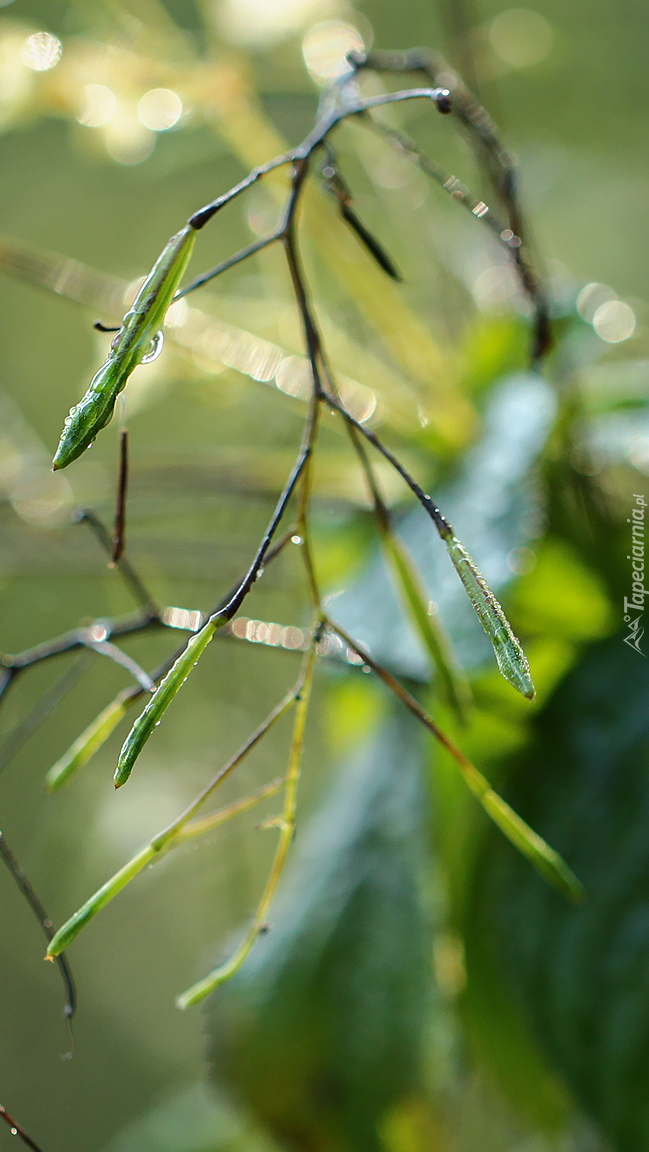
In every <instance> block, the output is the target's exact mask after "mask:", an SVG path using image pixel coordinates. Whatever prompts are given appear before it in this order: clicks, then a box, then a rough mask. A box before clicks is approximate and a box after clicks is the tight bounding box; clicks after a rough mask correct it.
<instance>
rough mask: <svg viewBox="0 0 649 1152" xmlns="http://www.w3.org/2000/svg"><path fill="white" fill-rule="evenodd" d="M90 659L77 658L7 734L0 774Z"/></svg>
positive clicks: (0, 755) (1, 751)
mask: <svg viewBox="0 0 649 1152" xmlns="http://www.w3.org/2000/svg"><path fill="white" fill-rule="evenodd" d="M91 659H92V657H91V656H90V655H88V654H86V653H84V654H83V655H81V656H79V657H78V658H77V659H76V660H75V661H74V663H73V664H72V665H71V667H70V668H67V669H66V671H65V672H64V673H63V675H62V676H61V677H60V678H59V679H58V680H57V681H56V682H55V683H54V684H53V685H52V687H51V688H49V689H48V690H47V692H45V694H44V695H43V696H41V698H40V700H38V701H37V703H36V704H35V705H34V707H33V708H32V709H31V710H30V711H29V712H28V713H27V715H26V716H24V717H23V719H22V720H21V721H20V722H19V723H18V724H17V725H16V727H15V728H14V729H13V730H12V731H11V732H9V734H8V735H7V736H6V737H5V739H4V740H3V742H2V744H1V745H0V772H2V771H3V770H4V769H5V768H6V767H7V764H9V763H10V761H11V760H13V758H14V756H15V755H16V754H17V753H18V752H19V751H20V749H21V748H22V746H23V744H24V743H25V742H26V741H27V740H28V739H29V737H30V736H31V735H32V733H33V732H35V731H36V729H37V728H38V727H39V725H40V724H42V722H43V720H45V719H46V717H48V716H49V715H51V713H52V712H53V711H54V709H55V708H56V707H57V706H58V705H59V704H60V703H61V700H63V698H64V696H66V695H67V693H68V692H69V691H70V689H71V688H74V685H75V684H77V683H78V681H79V679H80V678H81V676H83V673H84V672H85V670H86V668H87V667H88V663H89V661H90V660H91Z"/></svg>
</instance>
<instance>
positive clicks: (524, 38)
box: [489, 8, 554, 68]
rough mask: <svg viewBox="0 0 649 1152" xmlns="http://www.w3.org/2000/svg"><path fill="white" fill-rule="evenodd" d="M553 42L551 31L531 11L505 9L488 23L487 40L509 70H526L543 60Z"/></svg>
mask: <svg viewBox="0 0 649 1152" xmlns="http://www.w3.org/2000/svg"><path fill="white" fill-rule="evenodd" d="M553 39H554V36H553V32H552V27H551V25H550V24H549V23H548V21H547V20H546V19H545V16H541V14H540V12H535V11H534V9H532V8H509V9H508V10H507V11H506V12H500V13H499V14H498V16H496V18H495V19H494V20H492V22H491V25H490V28H489V40H490V41H491V47H492V48H493V50H494V52H495V53H496V54H497V55H498V56H499V57H500V59H501V60H503V61H504V62H505V64H509V66H510V67H511V68H528V67H529V66H530V65H532V64H539V63H540V62H541V60H545V58H546V56H547V55H548V54H549V52H550V49H551V48H552V41H553Z"/></svg>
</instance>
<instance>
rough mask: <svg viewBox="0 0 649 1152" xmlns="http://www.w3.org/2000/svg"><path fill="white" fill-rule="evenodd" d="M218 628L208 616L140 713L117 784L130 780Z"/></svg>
mask: <svg viewBox="0 0 649 1152" xmlns="http://www.w3.org/2000/svg"><path fill="white" fill-rule="evenodd" d="M215 631H216V623H215V622H214V623H213V622H212V621H210V620H208V622H207V624H205V625H204V626H203V628H201V630H200V632H197V633H196V635H195V636H192V638H191V640H190V641H189V643H188V645H187V647H186V648H185V651H184V652H183V654H182V656H179V657H178V659H177V660H176V663H175V664H174V666H173V668H172V669H171V670H170V671H169V672H168V673H167V675H166V676H165V678H164V680H163V681H162V683H161V684H160V687H159V688H158V690H157V692H156V693H155V695H154V696H152V697H151V699H150V701H149V703H148V704H147V706H146V708H145V709H144V712H143V713H142V715H141V716H138V718H137V720H136V721H135V724H134V725H133V727H132V728H131V731H130V732H129V734H128V736H127V737H126V740H125V741H124V746H123V748H122V751H121V752H120V756H119V761H118V763H117V771H116V772H115V787H116V788H120V787H121V786H122V784H125V783H126V781H127V780H128V778H129V776H130V775H131V771H132V769H133V765H134V764H135V761H136V760H137V758H138V756H139V755H140V752H141V751H142V749H143V747H144V745H145V744H146V742H147V740H148V739H149V736H150V735H151V733H152V732H153V729H154V728H155V726H156V724H158V723H159V721H160V717H161V716H162V714H163V712H165V711H166V709H167V708H168V707H169V705H170V704H171V701H172V700H173V698H174V696H175V695H176V693H177V692H178V691H179V689H180V688H182V686H183V684H184V683H185V680H186V679H187V677H188V676H189V673H190V672H191V670H192V668H193V667H194V664H195V663H196V661H197V660H198V658H199V656H201V655H202V654H203V652H204V651H205V649H206V648H207V645H208V644H209V642H210V640H211V639H212V636H213V635H214V632H215Z"/></svg>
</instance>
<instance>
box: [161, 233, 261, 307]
mask: <svg viewBox="0 0 649 1152" xmlns="http://www.w3.org/2000/svg"><path fill="white" fill-rule="evenodd" d="M279 238H280V234H279V233H275V234H274V235H273V236H265V237H264V239H263V240H255V242H254V244H248V246H247V248H242V249H241V251H240V252H235V254H234V256H230V257H229V258H228V259H227V260H222V261H221V263H220V264H217V265H216V266H215V267H214V268H210V270H209V272H203V273H201V275H200V276H196V278H195V279H194V280H190V282H189V284H185V287H184V288H179V289H178V291H177V292H176V294H175V296H174V303H175V302H176V300H182V298H183V296H188V295H189V293H190V292H193V291H194V290H195V289H196V288H202V286H203V284H207V283H208V281H209V280H214V278H215V277H216V276H220V275H221V273H222V272H227V270H228V268H234V266H235V264H240V263H241V261H242V260H247V259H248V257H249V256H253V255H254V254H255V252H261V250H262V248H267V247H268V245H269V244H272V243H273V242H274V241H275V240H279Z"/></svg>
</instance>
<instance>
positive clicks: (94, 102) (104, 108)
mask: <svg viewBox="0 0 649 1152" xmlns="http://www.w3.org/2000/svg"><path fill="white" fill-rule="evenodd" d="M82 98H83V105H82V108H81V111H80V112H79V113H78V115H77V120H78V121H79V123H80V124H84V125H85V127H86V128H103V126H104V124H108V121H109V120H112V118H113V116H114V115H115V112H116V111H117V97H116V96H115V93H114V92H113V91H112V90H111V89H110V88H107V87H106V85H105V84H86V85H85V86H84V88H83V89H82Z"/></svg>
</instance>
